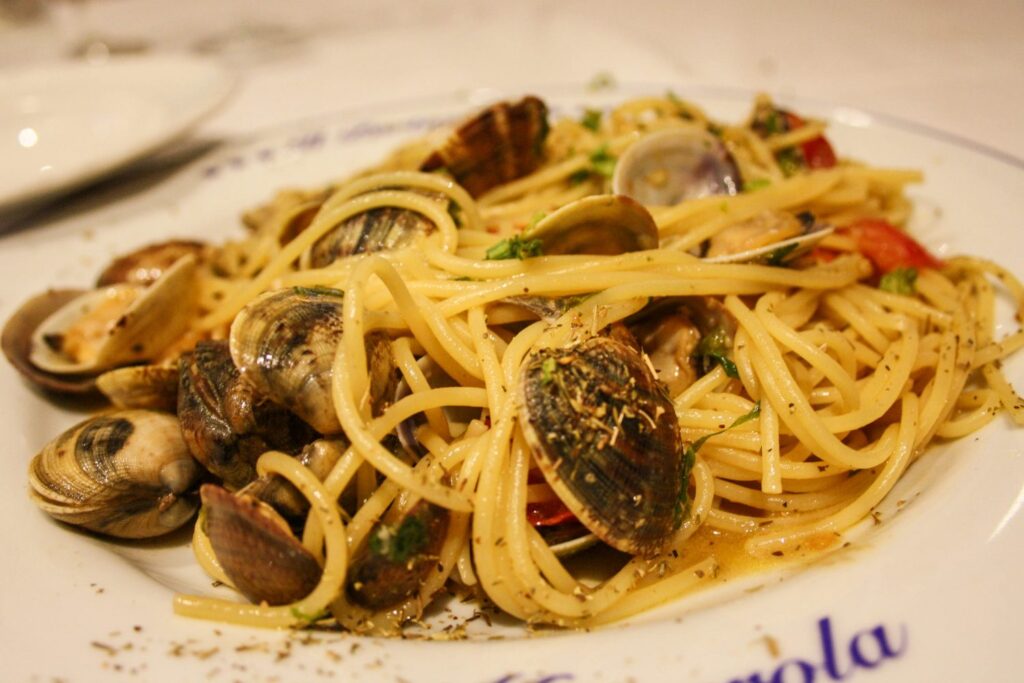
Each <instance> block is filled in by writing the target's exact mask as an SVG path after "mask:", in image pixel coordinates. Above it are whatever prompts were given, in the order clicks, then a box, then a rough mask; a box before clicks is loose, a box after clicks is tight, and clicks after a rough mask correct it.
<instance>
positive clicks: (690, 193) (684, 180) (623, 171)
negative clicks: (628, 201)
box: [612, 128, 743, 206]
mask: <svg viewBox="0 0 1024 683" xmlns="http://www.w3.org/2000/svg"><path fill="white" fill-rule="evenodd" d="M742 186H743V183H742V180H741V178H740V173H739V169H738V168H737V167H736V164H735V163H734V162H733V160H732V157H731V156H730V155H729V152H728V151H727V150H726V149H725V146H724V145H722V143H721V141H720V140H719V139H718V138H716V137H715V136H714V135H712V134H711V133H709V132H707V131H705V130H703V129H699V128H670V129H666V130H660V131H656V132H653V133H649V134H647V135H645V136H644V137H642V138H640V139H639V140H637V141H636V142H635V143H633V144H632V145H630V147H629V148H628V149H626V151H625V152H623V154H622V156H621V157H619V161H618V163H617V164H616V165H615V173H614V174H613V176H612V189H613V190H614V191H615V192H616V193H619V194H624V195H628V196H630V197H632V198H633V199H636V200H637V201H639V202H640V203H641V204H644V205H645V206H673V205H675V204H679V203H680V202H682V201H685V200H687V199H697V198H699V197H706V196H708V195H716V194H728V195H734V194H737V193H738V192H739V191H740V188H741V187H742Z"/></svg>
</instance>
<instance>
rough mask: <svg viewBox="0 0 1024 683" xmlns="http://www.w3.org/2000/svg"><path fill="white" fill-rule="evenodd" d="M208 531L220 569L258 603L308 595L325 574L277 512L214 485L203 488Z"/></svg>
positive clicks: (278, 601) (276, 603) (201, 491)
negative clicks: (277, 515) (278, 516)
mask: <svg viewBox="0 0 1024 683" xmlns="http://www.w3.org/2000/svg"><path fill="white" fill-rule="evenodd" d="M200 495H201V496H202V500H203V506H204V508H205V510H206V524H205V526H204V527H203V528H204V531H206V535H207V536H208V537H209V539H210V545H211V546H212V547H213V552H214V554H215V555H216V556H217V560H218V561H219V562H220V565H221V568H222V569H223V570H224V573H225V574H226V575H227V577H228V578H229V579H231V582H232V583H233V584H235V588H237V589H238V590H239V592H240V593H242V595H244V596H245V597H247V598H248V599H249V600H251V601H252V602H254V603H260V602H266V603H267V604H269V605H284V604H287V603H289V602H295V601H296V600H300V599H301V598H303V597H305V596H306V595H309V593H310V592H312V590H313V589H314V588H316V585H317V583H319V582H320V576H321V574H322V573H323V570H322V569H321V567H320V564H319V563H318V562H317V561H316V558H315V557H313V555H311V554H310V553H309V551H307V550H306V549H305V548H304V547H303V545H302V543H300V542H299V541H298V539H296V538H295V536H294V535H293V534H292V533H291V531H290V530H289V529H288V527H287V525H286V524H284V522H283V521H282V520H281V519H280V518H277V517H276V513H274V511H273V510H272V509H271V508H270V507H269V506H267V505H265V504H264V503H261V502H260V501H258V500H256V499H255V498H253V497H251V496H244V495H242V496H240V495H234V494H232V493H230V492H228V491H227V490H225V489H223V488H221V487H219V486H216V485H214V484H205V485H203V487H202V488H201V489H200Z"/></svg>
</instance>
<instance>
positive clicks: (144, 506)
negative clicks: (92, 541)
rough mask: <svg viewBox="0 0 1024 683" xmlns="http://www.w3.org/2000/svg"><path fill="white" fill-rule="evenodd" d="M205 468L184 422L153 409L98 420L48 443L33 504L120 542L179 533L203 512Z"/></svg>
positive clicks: (35, 472) (35, 469) (32, 472)
mask: <svg viewBox="0 0 1024 683" xmlns="http://www.w3.org/2000/svg"><path fill="white" fill-rule="evenodd" d="M200 472H201V468H200V467H199V464H198V463H197V462H196V461H195V460H194V459H193V458H192V456H191V455H190V454H189V451H188V448H187V447H186V446H185V442H184V441H183V440H182V438H181V432H180V429H179V428H178V420H177V419H175V418H174V417H173V416H171V415H167V414H164V413H158V412H153V411H145V410H124V411H120V412H116V413H111V414H109V415H101V416H97V417H93V418H90V419H88V420H85V421H84V422H82V423H80V424H78V425H76V426H74V427H72V428H71V429H69V430H67V431H66V432H64V433H63V434H61V435H60V436H58V437H57V438H56V439H54V440H53V441H51V442H50V443H49V444H47V445H46V447H45V448H43V450H42V451H41V452H40V453H39V454H38V455H36V456H35V458H33V459H32V462H31V464H30V465H29V484H30V486H31V490H30V495H31V497H32V500H33V501H34V502H35V503H36V504H37V505H38V506H39V507H40V508H41V509H42V510H43V511H45V512H46V513H48V514H50V515H51V516H53V517H55V518H56V519H59V520H61V521H62V522H67V523H69V524H74V525H77V526H82V527H85V528H86V529H90V530H92V531H96V532H99V533H102V534H106V535H108V536H116V537H119V538H150V537H153V536H159V535H162V534H165V533H168V532H170V531H173V530H175V529H177V528H178V527H180V526H181V525H183V524H184V523H185V522H187V521H188V520H189V519H191V517H192V515H193V513H195V511H196V508H197V507H198V500H197V499H196V497H195V496H193V495H189V492H190V490H191V489H192V487H193V486H194V485H195V484H196V483H197V482H198V480H199V476H200Z"/></svg>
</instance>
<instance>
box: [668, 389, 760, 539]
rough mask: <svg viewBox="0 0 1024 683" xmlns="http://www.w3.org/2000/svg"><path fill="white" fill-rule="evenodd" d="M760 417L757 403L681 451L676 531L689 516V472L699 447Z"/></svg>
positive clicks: (758, 403)
mask: <svg viewBox="0 0 1024 683" xmlns="http://www.w3.org/2000/svg"><path fill="white" fill-rule="evenodd" d="M760 415H761V402H760V401H758V402H757V403H755V404H754V407H753V408H751V410H750V412H749V413H747V414H746V415H740V416H739V417H738V418H736V419H735V420H734V421H733V423H732V424H731V425H729V426H728V427H726V428H725V429H719V430H718V431H717V432H711V433H710V434H705V435H704V436H702V437H700V438H699V439H697V440H696V441H694V442H693V443H691V444H688V445H687V446H686V448H685V449H684V450H683V470H682V474H681V476H682V479H683V490H682V493H681V494H680V496H679V500H678V501H677V502H676V510H675V517H676V519H675V522H676V528H677V529H678V528H679V527H680V526H682V523H683V520H684V519H686V518H687V517H689V516H690V498H689V493H688V492H687V488H688V486H689V482H690V471H691V470H692V469H693V465H694V463H696V462H697V451H699V450H700V449H701V447H702V446H703V445H704V444H705V443H707V440H708V439H710V438H711V437H713V436H718V435H719V434H724V433H725V432H727V431H729V430H730V429H732V428H734V427H739V426H740V425H741V424H744V423H746V422H750V421H751V420H755V419H757V418H758V417H760Z"/></svg>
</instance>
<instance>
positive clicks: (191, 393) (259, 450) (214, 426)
mask: <svg viewBox="0 0 1024 683" xmlns="http://www.w3.org/2000/svg"><path fill="white" fill-rule="evenodd" d="M180 366H181V367H180V371H179V372H178V379H179V382H180V384H179V386H178V403H177V408H178V411H177V412H178V419H179V420H181V433H182V436H183V437H184V439H185V443H187V444H188V447H189V450H190V451H191V452H192V455H193V456H195V458H196V459H197V460H199V462H201V463H202V464H203V465H204V466H205V467H206V469H208V470H209V471H210V472H212V473H213V474H215V475H217V476H218V477H220V478H221V479H223V480H224V483H225V485H226V486H228V487H229V488H231V489H238V488H241V487H243V486H245V485H246V484H248V483H249V482H251V481H253V480H254V479H255V478H256V460H257V459H258V458H259V457H260V456H261V455H262V454H263V453H265V452H266V451H268V450H278V451H283V452H285V453H290V454H293V455H294V454H296V453H298V452H299V451H300V450H301V449H302V447H303V446H305V445H306V444H307V443H309V442H311V441H312V440H313V439H314V438H315V436H316V434H315V433H314V432H313V430H312V429H311V428H310V427H309V426H308V425H307V424H306V423H305V422H303V421H302V420H300V419H299V418H298V417H296V416H295V415H294V414H293V413H291V412H289V411H288V410H286V409H285V408H283V407H281V406H279V405H277V404H276V403H274V402H272V401H270V400H269V399H267V398H266V397H265V396H264V395H262V394H260V392H259V391H257V390H256V388H255V387H254V386H253V385H252V384H251V383H250V382H248V381H247V380H246V379H245V378H243V377H242V375H241V373H240V372H239V371H238V369H237V368H236V367H235V365H234V363H233V362H232V361H231V354H230V353H229V352H228V343H227V342H225V341H201V342H199V343H198V344H196V347H195V350H194V351H192V352H191V353H186V354H185V355H184V356H182V358H181V363H180Z"/></svg>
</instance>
